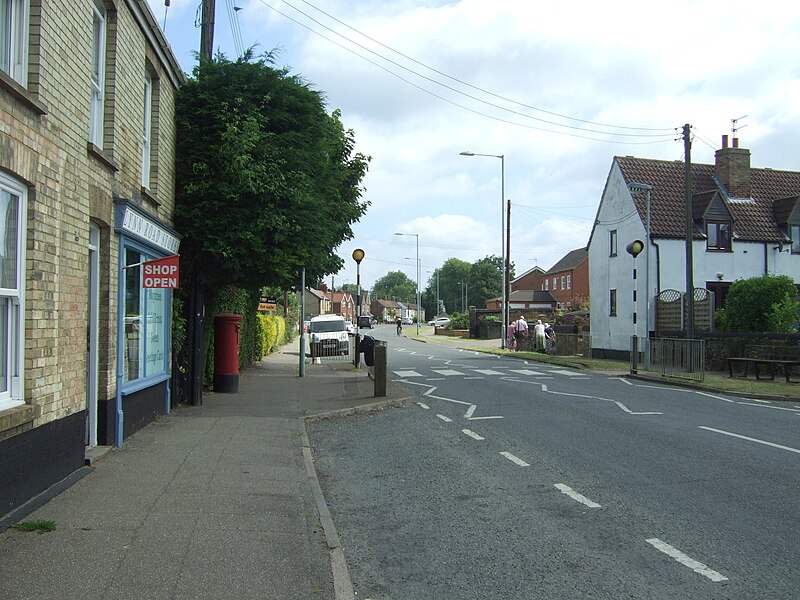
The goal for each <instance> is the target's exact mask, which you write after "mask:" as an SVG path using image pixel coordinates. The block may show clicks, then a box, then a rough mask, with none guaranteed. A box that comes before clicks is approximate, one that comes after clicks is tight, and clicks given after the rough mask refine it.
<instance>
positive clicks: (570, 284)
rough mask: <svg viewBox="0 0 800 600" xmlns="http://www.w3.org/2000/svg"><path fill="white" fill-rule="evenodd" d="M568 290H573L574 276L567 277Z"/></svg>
mask: <svg viewBox="0 0 800 600" xmlns="http://www.w3.org/2000/svg"><path fill="white" fill-rule="evenodd" d="M567 289H568V290H571V289H572V275H567Z"/></svg>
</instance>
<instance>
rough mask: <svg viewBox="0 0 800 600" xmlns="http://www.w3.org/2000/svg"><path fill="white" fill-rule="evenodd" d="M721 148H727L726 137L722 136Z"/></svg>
mask: <svg viewBox="0 0 800 600" xmlns="http://www.w3.org/2000/svg"><path fill="white" fill-rule="evenodd" d="M722 147H723V148H727V147H728V136H727V135H723V136H722Z"/></svg>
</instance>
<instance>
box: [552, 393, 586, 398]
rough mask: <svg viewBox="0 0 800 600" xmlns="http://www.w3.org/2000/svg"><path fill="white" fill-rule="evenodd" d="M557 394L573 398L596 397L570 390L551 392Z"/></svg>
mask: <svg viewBox="0 0 800 600" xmlns="http://www.w3.org/2000/svg"><path fill="white" fill-rule="evenodd" d="M550 393H551V394H555V395H556V396H571V397H572V398H594V396H587V395H586V394H571V393H569V392H550Z"/></svg>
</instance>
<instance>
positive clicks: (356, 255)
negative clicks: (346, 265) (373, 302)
mask: <svg viewBox="0 0 800 600" xmlns="http://www.w3.org/2000/svg"><path fill="white" fill-rule="evenodd" d="M353 260H354V261H356V357H355V359H354V361H353V364H355V366H356V368H357V367H359V366H361V350H360V345H361V332H360V331H359V328H360V325H361V261H362V260H364V251H363V250H362V249H361V248H356V249H355V250H353Z"/></svg>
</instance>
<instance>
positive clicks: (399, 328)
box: [395, 317, 403, 335]
mask: <svg viewBox="0 0 800 600" xmlns="http://www.w3.org/2000/svg"><path fill="white" fill-rule="evenodd" d="M395 324H396V325H397V335H402V334H403V319H401V318H400V317H397V320H396V321H395Z"/></svg>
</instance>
